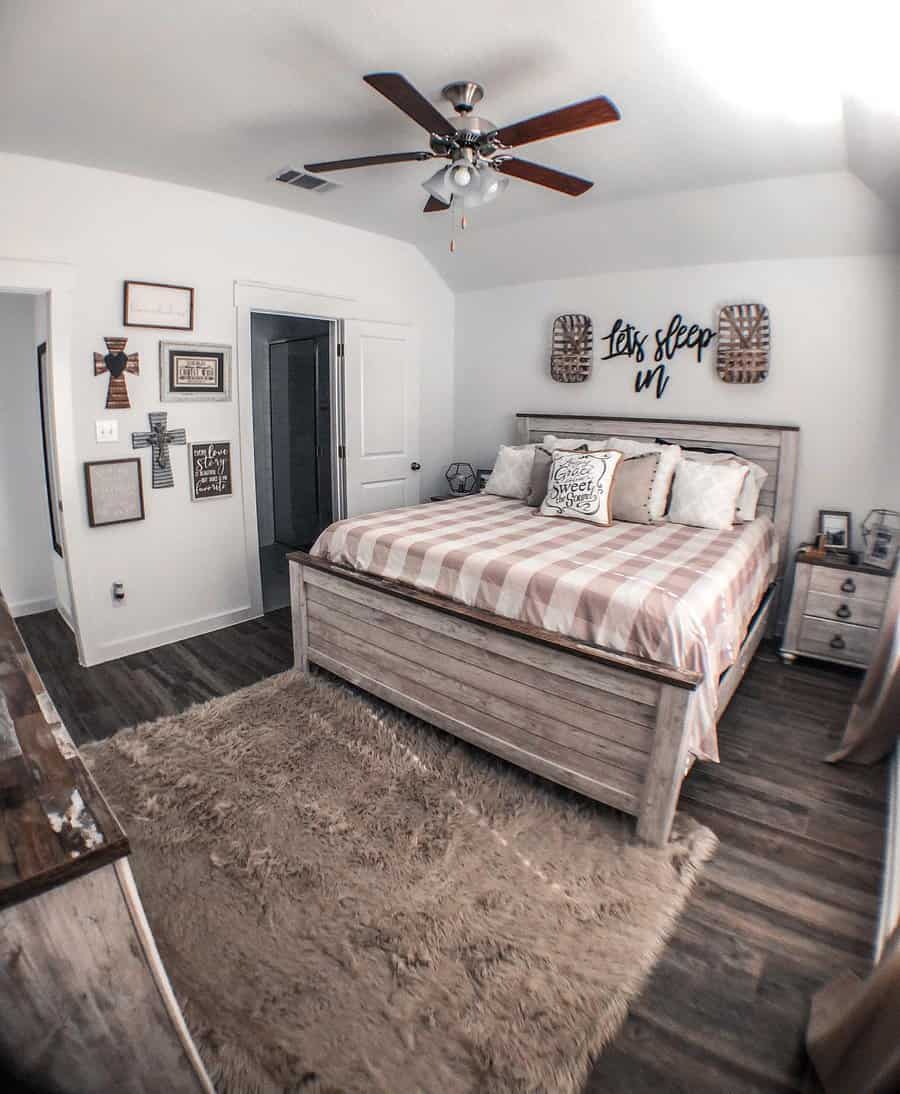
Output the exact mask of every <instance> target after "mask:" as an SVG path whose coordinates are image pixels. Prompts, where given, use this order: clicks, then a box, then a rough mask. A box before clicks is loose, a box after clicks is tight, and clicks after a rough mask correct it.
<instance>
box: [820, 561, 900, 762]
mask: <svg viewBox="0 0 900 1094" xmlns="http://www.w3.org/2000/svg"><path fill="white" fill-rule="evenodd" d="M898 736H900V573H898V574H897V575H895V577H894V580H893V582H892V583H891V591H890V594H889V596H888V602H887V608H886V609H885V615H884V622H883V623H882V625H881V633H880V634H879V637H878V645H877V647H876V649H875V655H874V657H873V658H872V664H871V665H870V666H869V671H868V672H867V673H866V678H865V680H864V681H863V685H862V688H861V689H860V692H859V695H858V696H857V699H856V702H855V703H854V704H853V709H852V710H851V711H850V717H849V719H848V721H847V728H846V729H845V730H844V737H843V740H842V741H841V744H840V748H838V750H837V752H833V753H832V754H831V755H830V756H829V757H828V760H829V761H830V762H831V763H835V762H836V761H838V760H850V761H851V762H853V763H859V764H875V763H878V761H879V760H883V759H884V758H885V756H887V755H889V754H890V752H891V750H892V749H893V747H894V745H895V744H896V742H897V738H898Z"/></svg>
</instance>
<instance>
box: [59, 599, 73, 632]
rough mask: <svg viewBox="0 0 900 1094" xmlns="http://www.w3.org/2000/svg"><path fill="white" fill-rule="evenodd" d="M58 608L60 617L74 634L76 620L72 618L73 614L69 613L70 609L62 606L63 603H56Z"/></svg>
mask: <svg viewBox="0 0 900 1094" xmlns="http://www.w3.org/2000/svg"><path fill="white" fill-rule="evenodd" d="M56 610H57V612H58V613H59V617H60V619H61V620H62V621H63V623H65V625H66V626H67V627H68V628H69V630H70V631H71V632H72V634H74V633H75V620H74V619H73V618H72V616H71V615H69V609H68V608H64V607H63V606H62V604H57V605H56Z"/></svg>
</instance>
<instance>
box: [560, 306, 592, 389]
mask: <svg viewBox="0 0 900 1094" xmlns="http://www.w3.org/2000/svg"><path fill="white" fill-rule="evenodd" d="M593 367H594V324H593V323H592V322H591V318H590V316H588V315H558V316H557V317H556V318H555V319H554V320H553V345H552V348H551V351H550V375H551V376H552V377H553V379H554V380H557V381H559V383H561V384H580V383H582V382H583V381H584V380H587V379H588V378H589V377H590V375H591V371H592V369H593Z"/></svg>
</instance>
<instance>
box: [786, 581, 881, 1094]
mask: <svg viewBox="0 0 900 1094" xmlns="http://www.w3.org/2000/svg"><path fill="white" fill-rule="evenodd" d="M898 735H900V576H896V577H895V578H894V580H893V582H892V584H891V591H890V595H889V597H888V604H887V608H886V611H885V618H884V623H883V624H882V628H881V633H880V635H879V639H878V647H877V649H876V651H875V656H874V657H873V659H872V664H871V666H870V667H869V671H868V673H867V674H866V678H865V680H864V681H863V685H862V688H861V689H860V692H859V696H858V697H857V700H856V702H855V703H854V705H853V709H852V710H851V711H850V717H849V719H848V721H847V728H846V729H845V730H844V737H843V740H842V741H841V745H840V748H839V749H838V750H837V751H836V752H834V753H832V755H830V756H829V757H828V759H829V760H830V761H831V762H832V763H835V762H837V761H838V760H851V761H853V762H855V763H864V764H874V763H878V761H879V760H882V759H884V757H886V756H887V755H889V754H890V752H891V751H892V750H893V748H894V747H895V746H896V744H897V739H898ZM806 1045H807V1049H808V1050H809V1055H810V1059H811V1060H812V1062H813V1064H814V1066H815V1069H816V1072H817V1073H818V1076H819V1079H820V1080H821V1082H822V1085H823V1087H824V1088H825V1090H826V1092H827V1094H897V1091H900V931H895V932H894V935H893V938H892V940H891V941H890V942H889V943H888V945H887V946H885V952H884V955H883V956H882V958H881V961H880V962H879V963H878V965H877V966H876V968H875V969H874V970H873V971H872V973H871V974H870V975H869V976H868V977H867V978H866V979H865V980H860V979H859V977H858V976H856V975H855V974H854V973H851V972H844V973H842V974H841V975H840V976H838V977H836V978H835V979H834V980H832V981H831V983H830V984H827V985H826V986H825V987H824V988H823V989H822V990H821V991H820V992H819V993H818V994H817V995H816V996H815V997H814V998H813V1001H812V1009H811V1012H810V1018H809V1025H808V1027H807V1030H806Z"/></svg>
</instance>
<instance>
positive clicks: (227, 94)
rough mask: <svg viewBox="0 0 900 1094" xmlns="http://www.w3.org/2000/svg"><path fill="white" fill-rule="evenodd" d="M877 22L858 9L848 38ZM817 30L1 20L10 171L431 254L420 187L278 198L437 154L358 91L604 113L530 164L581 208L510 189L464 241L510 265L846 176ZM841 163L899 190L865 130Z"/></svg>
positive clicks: (352, 187)
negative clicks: (539, 250)
mask: <svg viewBox="0 0 900 1094" xmlns="http://www.w3.org/2000/svg"><path fill="white" fill-rule="evenodd" d="M869 2H874V0H857V4H856V5H855V6H854V12H855V13H856V15H857V17H858V15H859V12H860V10H861V8H863V7H865V6H866V4H867V3H869ZM895 6H896V5H892V4H887V3H883V4H880V5H879V4H877V3H876V7H877V8H879V9H880V8H884V9H885V10H887V11H891V10H892V9H893V7H895ZM828 7H829V5H828V2H827V0H819V2H818V3H816V4H814V5H813V4H811V3H808V2H807V0H757V4H756V6H755V8H754V9H753V11H752V13H751V15H750V17H748V9H746V8H745V7H744V6H743V5H742V6H740V8H739V7H738V5H737V4H734V3H728V2H723V0H640V2H629V3H623V2H622V0H554V2H553V3H547V2H546V0H516V2H515V3H512V2H511V0H505V2H503V0H481V2H480V3H479V4H477V5H471V6H469V8H468V9H467V10H464V9H462V8H459V7H454V6H453V5H448V4H447V3H446V2H442V3H437V2H435V0H381V3H378V2H376V0H368V2H367V0H325V2H323V3H319V4H311V3H309V2H307V3H303V2H302V0H300V2H298V0H243V2H237V0H178V2H175V0H168V2H161V0H128V2H122V0H79V2H78V3H60V2H59V0H0V149H2V150H6V151H16V152H22V153H26V154H31V155H37V156H44V157H47V158H51V159H60V160H68V161H73V162H77V163H82V164H90V165H92V166H97V167H105V168H109V169H113V170H117V171H126V172H130V173H133V174H138V175H145V176H149V177H153V178H159V179H167V180H170V181H174V182H179V183H183V184H186V185H190V186H196V187H200V188H204V189H209V190H215V191H220V192H222V193H227V194H233V195H238V196H241V197H245V198H249V199H251V200H254V201H260V202H266V203H269V204H272V205H278V206H281V207H284V208H287V209H295V210H300V211H303V212H306V213H311V214H314V215H316V216H322V217H326V218H329V219H334V220H337V221H341V222H344V223H347V224H352V225H356V226H358V227H362V228H366V229H370V230H372V231H376V232H381V233H385V234H389V235H393V236H397V237H399V238H402V239H406V240H409V241H411V242H413V243H415V244H416V245H417V246H420V247H421V248H422V249H423V250H424V251H425V252H426V253H429V252H433V253H437V250H438V249H441V248H443V247H444V246H445V242H446V239H447V235H448V228H449V225H448V223H447V222H448V220H449V217H448V215H446V214H434V215H431V216H425V215H423V214H422V212H421V207H422V205H423V203H424V199H425V197H426V195H425V193H424V191H423V190H422V189H421V188H420V186H419V185H418V184H419V183H420V182H421V181H422V179H424V178H425V177H427V176H428V175H429V174H431V173H432V172H433V171H434V169H435V165H433V164H429V163H413V164H401V165H395V166H380V167H370V168H362V169H359V170H355V171H346V172H340V173H337V174H335V175H333V176H331V177H332V178H333V179H334V180H335V181H337V182H339V183H340V184H341V189H339V190H337V191H333V192H331V193H328V194H314V193H305V192H302V191H298V190H295V189H294V188H289V187H285V186H283V185H280V184H276V183H274V182H272V181H271V176H272V175H273V174H274V173H275V172H276V171H277V170H278V169H280V168H283V167H286V166H298V167H299V166H301V165H302V164H303V162H304V161H307V162H308V161H314V160H320V159H330V158H338V157H344V156H356V155H367V154H374V153H380V152H397V151H412V150H415V149H418V148H424V147H427V145H426V137H425V134H424V133H423V131H421V130H420V129H419V128H418V127H417V126H416V125H415V124H414V123H413V122H412V121H410V120H409V119H408V118H407V117H406V116H405V115H404V114H402V113H401V112H400V111H399V110H397V109H396V108H395V107H393V106H392V105H391V104H390V103H388V102H387V100H385V99H383V98H382V97H381V96H379V95H378V94H377V93H376V92H374V91H372V90H371V89H370V88H369V87H367V86H366V85H365V84H364V83H363V82H362V79H361V77H362V75H363V74H364V73H367V72H372V71H399V72H402V73H403V74H404V75H405V76H406V77H407V78H408V79H409V80H410V81H411V82H412V83H413V84H415V85H416V86H417V87H418V88H419V89H420V90H421V91H422V92H423V93H424V94H425V95H426V96H427V97H428V98H430V99H431V100H432V101H433V102H435V103H437V104H441V99H440V88H441V87H442V86H443V84H445V83H447V82H450V81H451V80H455V79H474V80H477V81H479V82H481V83H483V84H484V85H485V88H486V98H485V101H484V103H483V104H482V105H481V107H480V108H479V109H480V111H481V112H482V113H483V114H484V115H485V116H486V117H488V118H490V119H491V120H492V121H494V122H495V123H497V124H504V123H508V122H512V121H515V120H518V119H520V118H524V117H528V116H530V115H532V114H535V113H540V112H543V111H545V110H548V109H551V108H554V107H557V106H562V105H564V104H566V103H569V102H573V101H577V100H580V99H584V98H588V97H590V96H593V95H596V94H600V93H603V94H607V95H609V96H610V97H611V98H612V99H613V100H614V101H615V102H616V103H617V104H618V105H619V107H620V109H621V111H622V115H623V120H622V121H621V122H620V123H619V124H617V125H612V126H606V127H602V128H600V129H597V130H591V131H585V132H581V133H576V134H571V135H568V136H565V137H558V138H555V139H553V140H550V141H545V142H541V143H536V144H533V145H530V146H528V147H527V148H526V149H523V153H522V154H523V156H524V157H525V158H531V159H534V160H536V161H538V162H543V163H546V164H549V165H551V166H553V167H556V168H560V169H561V170H564V171H571V172H574V173H576V174H579V175H583V176H586V177H588V178H592V179H594V180H595V183H596V185H595V186H594V188H593V189H592V190H591V191H590V192H589V193H588V194H587V195H585V196H584V197H581V198H578V199H572V198H569V197H566V196H563V195H560V194H557V193H554V192H552V191H548V190H545V189H543V188H540V187H536V186H533V185H530V184H528V183H525V182H522V181H519V180H512V182H511V185H510V187H509V190H508V191H507V192H506V194H504V195H503V196H502V197H501V199H500V200H498V201H497V202H496V203H495V204H494V205H492V206H490V207H489V208H488V209H486V210H484V211H481V212H480V213H479V216H478V217H477V218H476V219H477V224H478V226H482V225H483V227H484V229H485V230H486V231H488V230H490V231H491V234H492V236H493V235H494V232H496V233H497V234H496V236H494V239H495V243H496V244H497V245H500V246H502V242H501V240H502V239H503V238H508V239H513V238H515V237H517V236H519V235H520V233H521V232H522V231H523V230H524V231H527V227H528V225H529V224H530V223H532V222H533V221H534V220H535V218H545V217H555V216H557V215H560V214H566V223H567V224H569V225H570V227H571V225H572V223H573V221H572V216H571V215H572V214H573V213H575V212H576V211H578V212H580V211H582V210H583V211H584V212H585V213H587V211H588V210H591V209H593V210H594V212H593V214H592V216H594V217H596V216H597V215H600V214H599V210H600V208H601V207H608V206H609V205H610V203H618V202H621V201H623V200H626V199H627V200H628V201H634V200H636V199H641V198H647V197H650V196H653V195H663V194H670V193H673V192H680V191H685V190H702V189H706V188H712V187H721V186H726V185H729V184H735V183H746V182H752V181H755V180H764V179H771V178H776V177H786V176H795V175H811V174H820V173H828V172H840V171H844V170H846V169H847V168H848V166H849V167H851V168H854V167H855V163H851V162H850V157H849V155H848V130H847V117H851V116H852V114H850V115H848V114H847V112H846V111H845V110H844V109H843V99H842V95H843V93H845V92H846V90H847V88H846V78H847V77H846V73H845V72H844V71H843V69H842V70H841V71H840V72H838V71H837V69H836V68H835V67H834V66H835V64H836V61H835V58H836V57H838V56H845V55H846V52H847V51H846V48H845V47H846V38H845V35H844V28H843V27H842V26H841V24H840V23H839V22H835V21H832V20H830V19H829V18H827V17H826V14H825V13H826V9H828ZM836 10H838V11H839V10H844V9H839V8H837V6H836ZM813 12H814V13H815V17H810V15H811V13H813ZM857 22H858V18H857V19H855V20H854V25H855V24H856V23H857ZM870 31H871V32H872V33H871V37H872V41H874V42H876V43H878V42H884V41H885V40H886V36H885V35H880V34H879V33H878V32H877V28H875V29H873V28H872V27H870ZM865 45H866V47H867V48H868V49H869V54H868V62H867V66H866V71H867V72H869V73H871V71H873V67H872V55H871V41H870V42H868V43H865ZM876 60H877V58H876ZM892 71H893V69H892ZM870 82H871V81H870ZM879 90H882V91H883V90H884V89H883V87H881V86H880V85H879ZM889 90H890V89H889ZM898 105H900V98H898ZM443 108H446V110H447V112H448V113H449V112H450V108H449V105H447V104H442V109H443ZM849 143H850V145H851V146H853V147H855V159H856V161H858V162H859V163H860V164H862V169H861V170H860V172H859V173H860V174H861V175H863V177H864V176H865V169H866V164H867V163H868V164H869V169H870V172H872V173H874V175H875V176H877V179H876V181H878V180H881V181H882V182H884V180H885V179H887V180H888V181H889V182H890V181H891V180H894V181H896V171H895V169H894V167H893V166H892V163H893V161H891V163H889V164H888V165H887V166H886V165H885V163H884V162H883V157H882V159H880V160H879V155H878V152H877V145H878V131H877V129H876V133H875V135H874V136H873V134H872V132H871V127H869V128H868V129H867V130H866V132H865V134H864V135H862V136H860V138H859V140H858V141H857V142H856V145H855V146H854V145H853V141H852V139H851V140H850V142H849ZM873 143H874V145H875V147H876V151H875V153H874V154H873V152H872V145H873ZM873 155H874V160H875V161H876V162H875V166H872V160H873ZM867 181H868V180H867ZM501 229H505V231H500V230H501Z"/></svg>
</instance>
